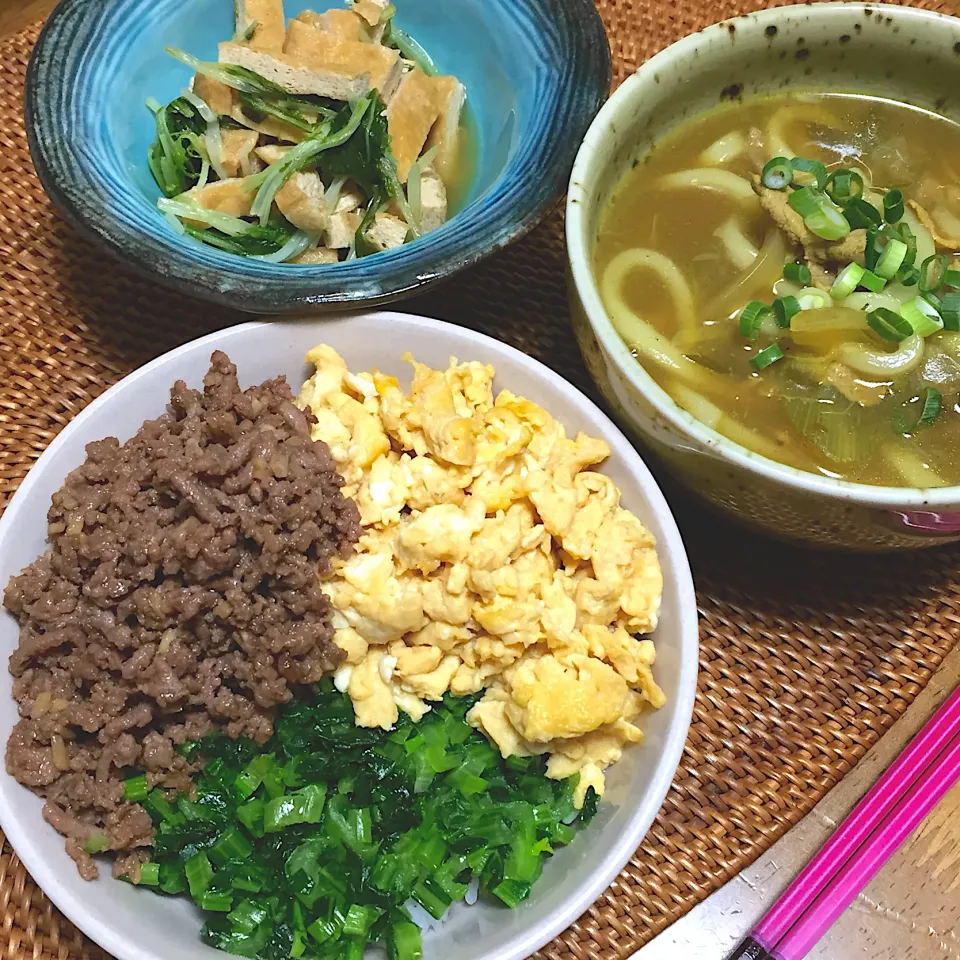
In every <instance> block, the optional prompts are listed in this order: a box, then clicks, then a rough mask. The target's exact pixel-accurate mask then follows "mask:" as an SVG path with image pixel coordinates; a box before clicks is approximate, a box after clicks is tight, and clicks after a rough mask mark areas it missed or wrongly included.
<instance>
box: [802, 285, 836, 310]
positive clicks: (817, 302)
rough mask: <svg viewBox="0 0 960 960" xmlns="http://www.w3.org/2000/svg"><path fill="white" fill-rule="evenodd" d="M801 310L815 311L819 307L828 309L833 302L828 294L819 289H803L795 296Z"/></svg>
mask: <svg viewBox="0 0 960 960" xmlns="http://www.w3.org/2000/svg"><path fill="white" fill-rule="evenodd" d="M797 300H798V301H799V303H800V309H801V310H817V309H819V308H820V307H829V306H830V304H831V303H832V302H833V301H832V300H831V299H830V294H829V293H827V291H826V290H821V289H820V288H819V287H805V288H804V289H803V290H801V291H800V292H799V293H798V294H797Z"/></svg>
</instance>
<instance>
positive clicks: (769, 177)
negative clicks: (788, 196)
mask: <svg viewBox="0 0 960 960" xmlns="http://www.w3.org/2000/svg"><path fill="white" fill-rule="evenodd" d="M760 180H761V182H762V183H763V185H764V186H765V187H768V188H769V189H770V190H783V189H784V188H785V187H789V186H790V184H791V183H793V166H792V165H791V163H790V161H789V160H788V159H787V158H786V157H774V158H773V159H772V160H768V161H767V162H766V163H765V164H764V166H763V170H762V171H761V173H760Z"/></svg>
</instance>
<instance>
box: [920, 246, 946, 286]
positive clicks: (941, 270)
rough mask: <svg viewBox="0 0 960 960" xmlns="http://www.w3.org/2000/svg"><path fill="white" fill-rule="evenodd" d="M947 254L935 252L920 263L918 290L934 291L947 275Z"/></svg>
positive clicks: (941, 284)
mask: <svg viewBox="0 0 960 960" xmlns="http://www.w3.org/2000/svg"><path fill="white" fill-rule="evenodd" d="M947 263H948V261H947V255H946V254H945V253H935V254H933V256H930V257H927V259H926V260H924V261H923V263H922V264H920V292H921V293H936V292H937V290H939V289H940V288H941V287H942V286H943V283H944V280H945V279H946V276H947Z"/></svg>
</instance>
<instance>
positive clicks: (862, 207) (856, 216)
mask: <svg viewBox="0 0 960 960" xmlns="http://www.w3.org/2000/svg"><path fill="white" fill-rule="evenodd" d="M843 215H844V216H845V217H846V218H847V222H848V223H849V224H850V228H851V229H852V230H863V229H869V228H870V227H879V226H880V224H881V223H882V222H883V217H881V216H880V211H879V210H877V208H876V207H875V206H874V205H873V204H872V203H868V202H867V201H866V200H863V199H862V198H860V197H855V198H854V199H853V200H848V201H847V203H845V204H844V206H843Z"/></svg>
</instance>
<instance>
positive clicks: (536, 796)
mask: <svg viewBox="0 0 960 960" xmlns="http://www.w3.org/2000/svg"><path fill="white" fill-rule="evenodd" d="M475 700H476V698H462V699H458V698H451V697H447V698H446V699H445V700H444V701H443V703H442V704H437V705H435V707H434V709H433V710H432V711H431V712H430V713H428V714H427V715H426V717H424V719H423V720H421V721H420V722H419V723H413V722H412V721H410V720H409V719H408V718H406V717H404V718H403V719H401V720H400V722H399V723H398V725H397V728H396V729H395V730H394V731H392V732H390V733H386V732H384V731H382V730H379V729H376V730H371V729H365V728H362V727H356V726H355V725H354V719H353V707H352V706H351V703H350V700H349V698H348V697H346V696H345V695H343V694H340V693H338V692H337V691H336V690H335V689H334V688H333V686H332V684H330V683H329V682H326V683H324V684H323V685H322V686H321V687H320V689H319V690H318V692H317V693H316V694H315V696H314V698H313V699H310V700H306V701H300V702H297V703H294V704H292V705H291V706H289V707H287V708H286V709H285V710H284V711H283V712H282V713H281V714H280V715H279V716H278V719H277V725H276V735H275V736H274V738H273V739H272V740H271V741H270V742H269V743H267V744H266V746H265V747H263V748H262V749H259V750H258V748H257V747H255V746H254V745H253V744H252V743H251V742H249V741H246V740H240V741H233V740H230V739H228V738H227V737H224V736H214V737H210V738H206V739H204V740H203V741H200V743H199V744H196V745H188V746H187V748H186V751H185V752H186V753H187V755H188V756H190V757H192V758H202V759H204V760H205V762H206V765H205V767H204V768H203V770H202V772H200V773H198V774H196V775H195V776H194V780H195V782H196V797H195V799H189V798H188V797H186V796H183V795H181V796H180V797H179V798H177V800H176V802H171V800H170V798H169V797H168V796H166V795H165V794H164V792H163V791H162V790H160V789H154V790H152V791H150V793H149V794H148V795H147V798H146V800H145V801H144V806H145V808H146V809H147V810H148V811H149V813H150V815H151V817H152V819H153V822H154V824H155V826H156V838H155V841H154V860H153V861H151V862H150V863H147V864H146V865H144V867H143V868H142V873H141V881H140V882H141V883H144V884H147V885H157V886H158V887H159V889H160V890H163V891H165V892H168V893H176V892H184V891H189V893H190V895H191V896H192V898H193V899H194V900H195V901H196V902H197V903H198V905H199V906H200V907H201V908H202V909H204V910H206V911H208V917H207V922H206V924H205V926H204V929H203V934H202V936H203V940H204V942H206V943H208V944H210V945H211V946H215V947H219V948H220V949H222V950H226V951H228V952H230V953H234V954H238V955H240V956H244V957H250V958H260V960H282V958H286V957H300V956H303V957H309V958H316V960H344V958H347V960H350V958H355V960H361V958H362V957H363V953H364V949H365V947H366V945H367V944H368V943H372V942H379V943H381V944H383V945H384V946H385V947H386V949H387V951H388V955H389V956H390V957H394V958H397V960H418V958H419V957H420V956H421V949H422V948H421V938H420V930H419V928H418V927H417V925H416V924H415V923H413V922H412V919H411V916H410V914H409V913H408V911H407V907H406V904H408V903H409V902H411V901H415V902H417V903H419V905H420V906H421V907H422V908H423V909H425V910H427V911H428V912H429V913H431V914H432V915H433V916H435V917H438V918H439V917H441V916H443V914H444V913H445V911H446V910H447V909H448V907H449V906H450V905H451V904H452V903H453V902H455V901H458V900H462V899H464V897H465V896H466V895H467V892H468V889H469V884H470V881H471V879H472V878H473V879H475V880H476V881H477V883H478V885H479V888H480V890H481V891H485V892H486V893H488V894H489V895H492V896H493V897H496V898H497V899H499V900H500V901H501V902H502V903H504V904H506V905H507V906H508V907H514V906H516V905H517V904H518V903H520V902H521V901H522V900H523V899H524V898H525V897H526V896H527V895H528V894H529V893H530V890H531V888H532V887H533V885H534V884H535V883H536V881H537V879H538V878H539V876H540V873H541V871H542V869H543V863H544V860H545V859H546V858H547V857H548V856H549V855H550V854H551V853H552V852H553V851H554V850H555V849H556V848H558V847H560V846H563V845H565V844H567V843H569V842H570V841H571V840H572V839H573V837H574V835H575V831H576V830H578V829H580V828H582V827H583V826H585V825H586V824H587V823H589V822H590V820H591V819H592V818H593V816H594V814H595V813H596V800H597V798H596V794H595V793H594V792H593V790H592V789H591V790H588V791H587V796H586V800H585V802H584V805H583V808H582V809H581V810H580V811H577V810H576V809H575V808H574V804H573V789H574V787H575V783H576V780H575V778H572V779H571V780H568V781H555V780H550V779H548V778H547V777H546V775H545V763H544V760H543V759H542V758H539V757H535V758H526V757H511V758H510V759H509V760H506V761H505V760H503V759H502V758H501V756H500V754H499V752H498V751H497V750H496V749H495V748H494V747H493V746H491V745H490V743H489V742H488V741H487V740H486V738H485V737H484V736H482V735H481V734H480V733H478V732H477V731H475V730H474V729H473V728H472V727H470V725H469V724H468V723H467V722H466V720H465V716H466V712H467V710H468V709H469V708H470V706H471V705H472V704H473V703H474V702H475Z"/></svg>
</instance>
